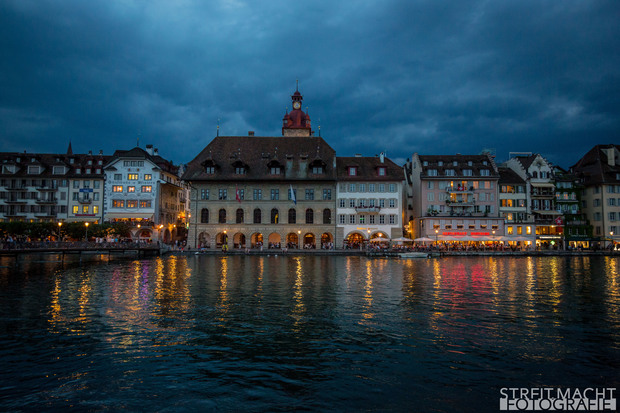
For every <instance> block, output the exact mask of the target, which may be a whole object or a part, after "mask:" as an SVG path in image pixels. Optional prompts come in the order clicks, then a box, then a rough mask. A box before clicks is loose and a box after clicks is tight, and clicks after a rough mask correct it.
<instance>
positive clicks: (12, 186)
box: [4, 184, 28, 191]
mask: <svg viewBox="0 0 620 413" xmlns="http://www.w3.org/2000/svg"><path fill="white" fill-rule="evenodd" d="M4 188H5V189H8V190H9V191H24V190H26V189H28V188H27V187H26V186H25V185H15V184H7V185H5V186H4Z"/></svg>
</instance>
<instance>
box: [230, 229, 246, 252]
mask: <svg viewBox="0 0 620 413" xmlns="http://www.w3.org/2000/svg"><path fill="white" fill-rule="evenodd" d="M233 248H245V235H244V234H242V233H241V232H237V233H236V234H235V236H234V237H233Z"/></svg>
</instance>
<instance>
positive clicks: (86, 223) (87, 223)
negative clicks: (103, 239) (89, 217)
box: [84, 222, 90, 242]
mask: <svg viewBox="0 0 620 413" xmlns="http://www.w3.org/2000/svg"><path fill="white" fill-rule="evenodd" d="M84 225H86V242H88V226H89V225H90V223H89V222H85V223H84Z"/></svg>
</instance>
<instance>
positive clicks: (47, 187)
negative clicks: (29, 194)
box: [36, 185, 58, 191]
mask: <svg viewBox="0 0 620 413" xmlns="http://www.w3.org/2000/svg"><path fill="white" fill-rule="evenodd" d="M36 189H37V191H56V190H57V189H58V187H57V186H47V185H46V186H37V187H36Z"/></svg>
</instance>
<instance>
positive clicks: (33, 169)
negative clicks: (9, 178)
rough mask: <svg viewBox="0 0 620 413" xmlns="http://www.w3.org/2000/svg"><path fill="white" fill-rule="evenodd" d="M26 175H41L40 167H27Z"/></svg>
mask: <svg viewBox="0 0 620 413" xmlns="http://www.w3.org/2000/svg"><path fill="white" fill-rule="evenodd" d="M28 173H29V174H33V175H37V174H40V173H41V167H39V166H35V165H30V166H28Z"/></svg>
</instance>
